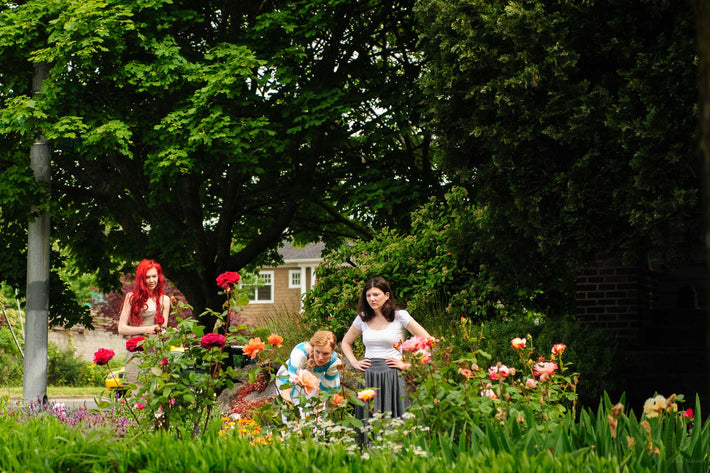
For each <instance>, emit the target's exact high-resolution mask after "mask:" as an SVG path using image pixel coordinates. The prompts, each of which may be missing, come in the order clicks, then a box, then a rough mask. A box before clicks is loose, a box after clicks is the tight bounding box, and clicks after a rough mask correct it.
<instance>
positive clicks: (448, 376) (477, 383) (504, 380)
mask: <svg viewBox="0 0 710 473" xmlns="http://www.w3.org/2000/svg"><path fill="white" fill-rule="evenodd" d="M461 323H462V324H465V323H466V320H462V321H461ZM461 331H463V332H465V327H461ZM408 343H410V344H411V345H412V346H416V345H417V342H416V341H411V342H409V341H405V342H404V343H403V344H402V346H405V345H407V344H408ZM470 346H473V347H478V346H480V340H472V341H471V343H470ZM555 347H556V351H555V353H554V354H553V355H552V356H554V357H555V361H554V362H553V361H547V360H545V359H542V358H540V357H537V356H534V353H536V351H535V347H534V346H533V341H532V337H531V336H530V335H527V336H526V337H525V338H520V337H515V338H513V339H512V340H511V342H510V353H511V355H513V357H512V358H511V360H506V361H505V363H503V362H500V361H499V362H496V363H491V362H490V355H489V354H488V353H486V352H485V351H483V350H481V349H477V348H474V350H472V351H471V352H467V353H461V356H458V357H456V358H454V357H453V355H452V354H453V353H454V347H453V346H451V345H449V344H447V343H446V341H445V340H444V341H442V342H441V343H439V344H438V345H435V346H434V347H433V348H431V357H430V359H428V360H426V363H423V362H422V361H423V360H422V359H421V358H420V357H419V356H418V355H417V352H405V353H404V355H405V359H406V360H407V361H409V362H410V363H412V368H411V369H410V370H409V371H407V372H405V376H406V379H407V382H408V383H407V384H408V389H409V391H410V398H411V401H412V405H411V407H410V411H411V412H412V413H413V414H415V416H416V417H417V419H418V422H423V423H424V424H426V425H428V426H429V427H431V428H432V429H433V430H440V431H444V432H445V431H447V429H448V431H454V430H456V426H462V425H482V424H483V423H484V422H485V419H488V418H491V417H493V418H496V419H499V420H504V419H507V418H510V417H512V418H519V417H520V416H523V415H528V414H524V413H531V414H532V415H533V416H534V417H535V418H536V419H537V420H538V421H540V423H541V425H544V426H545V427H544V428H545V429H552V428H554V427H555V426H556V425H559V423H561V422H562V420H563V418H564V417H565V415H566V414H567V413H568V412H569V413H570V414H571V415H573V416H574V410H575V408H576V402H577V394H576V386H577V382H578V375H577V374H576V373H568V372H567V370H566V369H565V368H564V365H563V363H562V357H563V355H562V353H563V352H564V349H563V348H561V344H556V345H555ZM457 353H458V352H457ZM515 355H517V356H515ZM515 358H517V360H516V359H515ZM550 359H552V357H550ZM484 363H485V364H487V365H488V366H489V368H488V369H481V368H480V365H482V364H484Z"/></svg>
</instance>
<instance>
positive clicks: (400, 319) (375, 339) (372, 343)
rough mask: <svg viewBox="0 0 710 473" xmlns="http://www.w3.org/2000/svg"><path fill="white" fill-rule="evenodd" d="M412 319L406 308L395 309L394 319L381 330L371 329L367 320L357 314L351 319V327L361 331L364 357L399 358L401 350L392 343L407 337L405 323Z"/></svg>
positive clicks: (400, 357)
mask: <svg viewBox="0 0 710 473" xmlns="http://www.w3.org/2000/svg"><path fill="white" fill-rule="evenodd" d="M412 320H413V318H412V316H411V315H409V312H407V311H406V310H397V311H395V313H394V320H393V321H392V322H390V323H389V325H387V327H386V328H383V329H382V330H372V329H371V328H370V327H369V326H368V325H367V322H363V321H362V318H360V316H359V315H358V316H357V317H355V320H353V327H355V328H356V329H358V330H360V331H361V332H362V343H363V345H365V358H385V359H386V358H399V359H402V352H401V351H400V350H398V349H397V348H394V344H395V343H398V342H400V341H403V340H405V339H406V338H407V325H409V322H411V321H412Z"/></svg>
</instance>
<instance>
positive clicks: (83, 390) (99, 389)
mask: <svg viewBox="0 0 710 473" xmlns="http://www.w3.org/2000/svg"><path fill="white" fill-rule="evenodd" d="M105 390H106V388H104V387H103V386H83V387H74V386H48V387H47V396H48V397H50V398H52V397H67V396H77V397H92V396H98V395H100V394H101V393H103V392H104V391H105ZM0 396H8V397H9V398H11V399H14V398H21V397H22V386H12V387H8V386H0Z"/></svg>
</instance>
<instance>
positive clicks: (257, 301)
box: [249, 271, 274, 304]
mask: <svg viewBox="0 0 710 473" xmlns="http://www.w3.org/2000/svg"><path fill="white" fill-rule="evenodd" d="M262 276H268V277H269V283H268V284H266V281H265V280H264V278H263V277H262ZM259 281H260V283H264V284H263V285H261V286H257V287H254V288H253V291H254V293H253V298H250V299H249V303H250V304H273V303H274V272H273V271H259ZM265 286H269V288H270V291H269V299H268V300H267V299H259V290H261V289H264V287H265Z"/></svg>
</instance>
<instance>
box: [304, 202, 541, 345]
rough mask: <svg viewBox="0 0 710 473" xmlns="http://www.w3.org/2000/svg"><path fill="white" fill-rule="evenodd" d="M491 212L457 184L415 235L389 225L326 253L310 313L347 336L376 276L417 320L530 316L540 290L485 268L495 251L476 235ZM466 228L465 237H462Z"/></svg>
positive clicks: (426, 213) (432, 205)
mask: <svg viewBox="0 0 710 473" xmlns="http://www.w3.org/2000/svg"><path fill="white" fill-rule="evenodd" d="M486 213H487V212H486V210H485V209H477V208H474V207H473V206H472V205H471V203H470V202H469V201H468V196H467V194H466V191H464V190H463V189H461V188H454V189H453V190H452V191H451V192H450V193H449V194H447V195H446V199H445V200H444V201H443V202H438V201H436V200H434V199H432V200H431V201H430V202H429V203H428V204H426V205H424V206H423V207H422V208H420V209H419V210H417V211H416V212H414V213H413V214H412V229H411V231H410V232H409V234H407V235H404V234H401V233H399V232H398V231H396V230H391V229H387V228H385V229H383V230H382V231H380V232H379V233H378V234H377V235H376V236H375V237H374V239H373V240H372V241H367V242H363V241H358V242H354V243H352V244H351V245H346V246H343V247H342V248H340V249H339V250H338V251H336V252H333V253H331V254H328V255H326V256H325V257H324V261H323V262H322V263H321V265H320V266H319V267H318V269H317V275H318V284H317V285H316V286H315V287H314V288H313V290H312V291H310V292H309V293H308V294H307V296H306V299H305V302H304V310H305V313H306V314H307V315H308V316H309V317H312V318H313V319H314V320H315V321H316V324H318V325H319V326H326V327H327V326H332V328H333V330H334V331H335V332H336V333H337V334H338V335H339V336H342V335H343V333H344V332H345V331H346V330H347V328H348V327H349V326H350V323H351V322H352V319H353V318H354V317H355V315H356V308H357V301H358V298H359V295H360V291H361V290H362V285H363V283H364V281H365V280H367V279H369V278H372V277H374V276H382V277H384V278H385V279H387V280H388V281H389V283H390V284H391V286H392V290H393V292H394V295H395V296H396V298H397V301H398V303H399V304H400V306H402V307H403V308H406V309H407V310H408V311H409V312H411V313H412V314H413V315H414V316H415V317H418V316H420V314H422V313H426V312H431V311H443V312H445V313H446V314H447V316H448V317H449V318H450V319H457V318H459V317H460V316H461V315H464V316H466V317H469V318H473V319H476V320H489V319H492V318H496V317H501V316H503V315H505V314H526V313H529V312H530V311H531V310H532V309H533V308H535V307H536V304H537V302H538V299H539V297H540V296H541V295H543V294H542V291H537V290H536V291H533V292H530V293H529V292H525V291H518V290H511V289H510V288H509V287H508V288H506V287H501V286H500V285H499V284H497V282H496V281H494V280H493V279H491V277H490V276H489V275H488V273H487V270H486V260H487V258H490V257H492V256H490V255H485V254H483V252H482V251H481V248H480V247H479V244H478V242H477V240H476V239H475V238H470V237H471V235H472V231H471V229H472V228H479V229H481V232H484V230H483V229H484V228H485V220H486ZM463 227H466V229H467V230H466V232H464V228H463ZM464 233H465V235H466V241H461V238H462V237H461V235H462V234H464ZM481 238H483V235H481Z"/></svg>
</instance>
